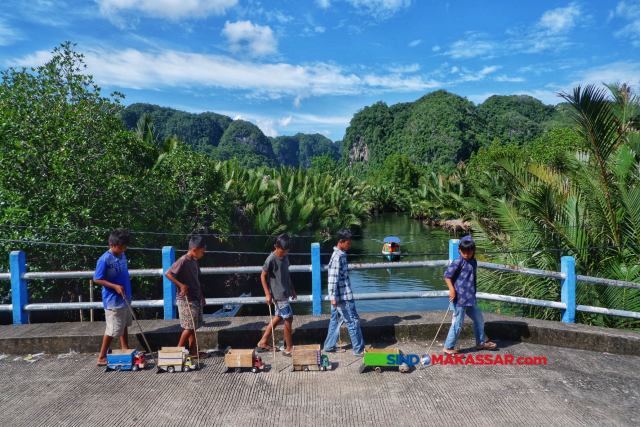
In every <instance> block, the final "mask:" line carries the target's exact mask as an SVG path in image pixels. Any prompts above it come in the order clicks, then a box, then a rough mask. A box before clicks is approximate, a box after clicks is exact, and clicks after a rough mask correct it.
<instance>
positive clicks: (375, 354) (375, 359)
mask: <svg viewBox="0 0 640 427" xmlns="http://www.w3.org/2000/svg"><path fill="white" fill-rule="evenodd" d="M400 354H402V353H401V352H400V350H398V349H397V348H365V349H364V360H363V362H364V363H363V364H362V365H361V366H360V373H363V372H364V371H365V370H366V369H367V367H368V366H373V367H374V370H375V371H376V372H377V373H381V372H382V368H383V367H385V366H397V367H398V370H399V371H400V372H402V373H405V372H409V366H407V364H406V363H398V358H397V356H398V355H400ZM390 356H391V357H390Z"/></svg>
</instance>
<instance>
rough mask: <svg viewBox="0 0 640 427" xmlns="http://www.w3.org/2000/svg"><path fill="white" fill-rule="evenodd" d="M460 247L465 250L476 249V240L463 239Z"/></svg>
mask: <svg viewBox="0 0 640 427" xmlns="http://www.w3.org/2000/svg"><path fill="white" fill-rule="evenodd" d="M458 248H459V249H460V250H461V251H465V252H469V251H475V250H476V242H474V241H473V240H461V241H460V246H458Z"/></svg>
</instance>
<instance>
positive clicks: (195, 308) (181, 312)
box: [177, 300, 203, 330]
mask: <svg viewBox="0 0 640 427" xmlns="http://www.w3.org/2000/svg"><path fill="white" fill-rule="evenodd" d="M177 303H178V316H179V317H180V327H181V328H182V329H189V330H193V329H198V328H199V327H200V326H202V322H203V320H202V303H201V302H200V301H198V302H195V301H189V305H190V306H191V314H189V307H188V306H187V302H186V301H183V300H177ZM191 315H193V320H195V321H196V323H197V326H195V327H194V325H193V321H192V320H191Z"/></svg>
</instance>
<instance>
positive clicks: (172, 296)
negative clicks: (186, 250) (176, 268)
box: [162, 246, 178, 319]
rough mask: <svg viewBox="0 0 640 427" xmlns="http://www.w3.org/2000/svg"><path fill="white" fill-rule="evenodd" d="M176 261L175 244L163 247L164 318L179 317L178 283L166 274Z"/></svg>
mask: <svg viewBox="0 0 640 427" xmlns="http://www.w3.org/2000/svg"><path fill="white" fill-rule="evenodd" d="M174 262H176V250H175V249H174V248H173V246H165V247H163V248H162V289H163V292H162V295H163V298H164V318H165V319H175V318H177V317H178V309H177V307H176V285H174V284H173V282H172V281H171V280H169V279H167V278H166V277H165V276H164V275H165V274H167V270H169V269H170V268H171V266H172V265H173V263H174Z"/></svg>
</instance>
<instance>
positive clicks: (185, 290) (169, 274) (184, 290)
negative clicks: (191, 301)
mask: <svg viewBox="0 0 640 427" xmlns="http://www.w3.org/2000/svg"><path fill="white" fill-rule="evenodd" d="M164 277H166V278H167V279H169V280H170V281H171V282H172V283H174V284H175V285H176V286H177V287H178V288H180V292H182V293H183V294H184V295H187V293H188V292H189V289H188V288H187V287H186V286H185V285H183V284H182V283H180V282H178V279H176V276H174V275H173V273H172V272H171V271H167V273H166V274H165V275H164Z"/></svg>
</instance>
